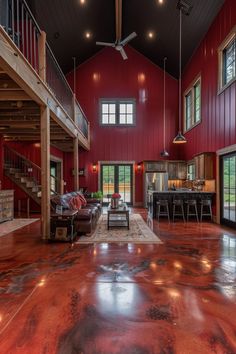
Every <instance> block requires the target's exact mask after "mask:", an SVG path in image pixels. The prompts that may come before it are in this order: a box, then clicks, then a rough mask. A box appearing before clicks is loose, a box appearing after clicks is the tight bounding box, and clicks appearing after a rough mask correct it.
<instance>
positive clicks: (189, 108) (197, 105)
mask: <svg viewBox="0 0 236 354" xmlns="http://www.w3.org/2000/svg"><path fill="white" fill-rule="evenodd" d="M184 107H185V109H184V112H185V113H184V118H185V119H184V128H185V131H187V130H189V129H191V128H193V127H194V126H195V125H197V124H198V123H200V122H201V78H198V79H197V80H196V81H195V82H194V84H193V85H192V86H191V87H190V88H188V90H187V91H186V92H185V94H184Z"/></svg>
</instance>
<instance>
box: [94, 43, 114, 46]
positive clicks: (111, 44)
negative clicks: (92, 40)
mask: <svg viewBox="0 0 236 354" xmlns="http://www.w3.org/2000/svg"><path fill="white" fill-rule="evenodd" d="M96 45H104V46H105V47H115V43H108V42H96Z"/></svg>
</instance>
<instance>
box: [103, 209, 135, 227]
mask: <svg viewBox="0 0 236 354" xmlns="http://www.w3.org/2000/svg"><path fill="white" fill-rule="evenodd" d="M129 211H130V210H129V208H128V207H127V205H126V204H125V203H124V204H123V205H121V206H119V207H118V208H115V209H113V208H112V207H111V205H110V204H109V206H108V209H107V229H108V230H109V229H110V228H111V227H127V229H128V230H129Z"/></svg>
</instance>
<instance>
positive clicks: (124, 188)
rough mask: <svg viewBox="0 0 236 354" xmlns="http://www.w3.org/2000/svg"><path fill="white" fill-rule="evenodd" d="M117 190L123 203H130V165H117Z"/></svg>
mask: <svg viewBox="0 0 236 354" xmlns="http://www.w3.org/2000/svg"><path fill="white" fill-rule="evenodd" d="M118 169H119V180H118V190H119V193H120V195H121V199H122V200H123V201H124V202H125V203H129V204H130V203H131V201H132V168H131V165H119V166H118Z"/></svg>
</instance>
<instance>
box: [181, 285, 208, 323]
mask: <svg viewBox="0 0 236 354" xmlns="http://www.w3.org/2000/svg"><path fill="white" fill-rule="evenodd" d="M184 301H185V304H186V309H187V310H188V309H189V310H190V311H189V313H190V316H192V317H194V320H197V321H203V320H204V317H203V313H202V311H201V310H200V306H199V301H198V297H197V296H196V293H195V292H194V291H193V290H186V291H185V292H184Z"/></svg>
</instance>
